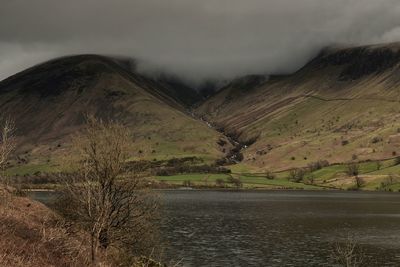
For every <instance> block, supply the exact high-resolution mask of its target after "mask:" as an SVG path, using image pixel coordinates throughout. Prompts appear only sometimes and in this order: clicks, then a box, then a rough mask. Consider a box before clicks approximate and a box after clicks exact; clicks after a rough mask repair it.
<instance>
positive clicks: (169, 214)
mask: <svg viewBox="0 0 400 267" xmlns="http://www.w3.org/2000/svg"><path fill="white" fill-rule="evenodd" d="M33 194H34V195H33V197H34V198H36V199H38V200H42V201H43V200H44V201H45V202H46V196H45V195H48V193H43V192H39V193H38V192H36V193H33ZM43 194H44V195H43ZM161 198H162V200H163V207H162V218H163V219H162V221H161V232H162V236H163V238H164V240H165V241H166V242H167V246H166V247H167V250H166V252H165V254H166V255H165V257H164V258H165V259H166V260H174V261H175V262H177V261H180V263H181V265H183V266H332V264H330V263H329V255H331V251H332V246H333V244H335V243H336V242H343V241H344V240H346V238H347V237H348V236H349V235H350V236H352V237H353V238H354V239H355V241H356V242H357V243H358V244H360V246H361V247H362V249H363V251H364V253H365V254H366V261H368V264H367V263H366V264H364V265H363V266H400V194H397V193H374V192H371V193H368V192H332V191H329V192H309V191H262V192H259V191H241V192H232V191H197V190H168V191H162V192H161Z"/></svg>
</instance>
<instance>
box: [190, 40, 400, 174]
mask: <svg viewBox="0 0 400 267" xmlns="http://www.w3.org/2000/svg"><path fill="white" fill-rule="evenodd" d="M240 88H242V89H241V90H240ZM240 88H239V89H238V88H237V87H235V86H233V85H231V86H227V87H226V88H225V89H224V90H222V91H220V92H219V93H218V94H216V95H214V96H213V97H211V98H210V99H208V100H207V101H206V102H205V103H203V104H202V105H201V106H200V107H199V108H198V109H197V110H196V112H197V114H199V115H200V116H203V117H204V118H205V119H206V120H208V121H210V122H211V123H213V124H215V125H217V126H218V127H220V128H223V129H224V130H225V132H227V133H230V134H233V135H236V136H237V137H238V139H239V140H240V141H242V142H249V143H252V142H254V141H255V142H254V144H252V145H251V146H250V147H248V148H247V149H245V150H244V151H243V152H244V156H245V159H244V162H243V163H244V164H245V165H247V166H249V167H250V168H254V169H260V170H266V169H275V170H279V169H287V168H290V167H300V166H306V165H307V164H308V163H310V162H312V161H316V160H319V159H323V160H328V161H329V162H331V163H335V162H347V161H350V160H354V159H356V160H367V159H380V158H388V157H393V155H396V154H397V153H400V105H399V103H400V44H397V43H395V44H388V45H375V46H363V47H353V48H330V49H326V50H324V51H322V52H321V53H320V54H319V55H318V56H317V57H316V58H314V59H313V60H312V61H310V62H309V63H308V64H307V65H306V66H304V67H303V68H302V69H300V70H299V71H297V72H296V73H294V74H292V75H288V76H272V77H270V78H269V80H268V81H267V82H264V83H261V84H255V85H254V84H253V85H250V86H248V85H242V86H240Z"/></svg>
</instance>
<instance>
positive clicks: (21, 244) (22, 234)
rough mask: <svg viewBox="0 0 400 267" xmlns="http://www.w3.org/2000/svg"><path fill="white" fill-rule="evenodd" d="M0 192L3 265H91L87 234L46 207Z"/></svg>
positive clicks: (0, 262)
mask: <svg viewBox="0 0 400 267" xmlns="http://www.w3.org/2000/svg"><path fill="white" fill-rule="evenodd" d="M0 190H1V191H2V198H1V201H0V235H1V239H0V266H16V267H18V266H87V265H88V261H87V257H86V255H85V254H86V253H88V250H89V249H88V246H87V245H85V241H86V237H87V235H86V234H85V233H83V232H79V231H76V229H73V228H72V227H71V226H70V225H68V224H66V223H65V222H64V220H62V219H61V218H60V217H59V216H58V215H56V214H55V213H54V212H52V211H50V210H49V209H48V208H47V207H45V206H44V205H42V204H40V203H38V202H35V201H32V200H30V199H28V198H25V197H16V196H12V195H11V193H10V192H8V191H6V190H5V189H4V187H2V188H1V189H0ZM5 196H6V197H7V201H4V197H5ZM10 199H11V201H10Z"/></svg>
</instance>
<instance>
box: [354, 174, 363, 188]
mask: <svg viewBox="0 0 400 267" xmlns="http://www.w3.org/2000/svg"><path fill="white" fill-rule="evenodd" d="M354 179H355V183H356V188H357V189H360V188H361V187H363V186H364V184H365V181H364V180H363V179H362V178H361V177H359V176H355V177H354Z"/></svg>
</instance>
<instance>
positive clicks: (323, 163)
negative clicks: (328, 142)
mask: <svg viewBox="0 0 400 267" xmlns="http://www.w3.org/2000/svg"><path fill="white" fill-rule="evenodd" d="M328 166H329V162H328V161H327V160H318V161H316V162H311V163H309V164H308V165H307V167H308V169H309V170H310V172H313V171H317V170H320V169H322V168H324V167H328Z"/></svg>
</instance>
